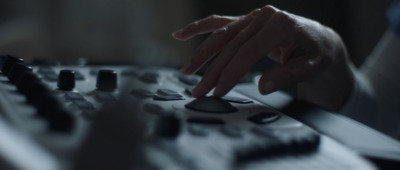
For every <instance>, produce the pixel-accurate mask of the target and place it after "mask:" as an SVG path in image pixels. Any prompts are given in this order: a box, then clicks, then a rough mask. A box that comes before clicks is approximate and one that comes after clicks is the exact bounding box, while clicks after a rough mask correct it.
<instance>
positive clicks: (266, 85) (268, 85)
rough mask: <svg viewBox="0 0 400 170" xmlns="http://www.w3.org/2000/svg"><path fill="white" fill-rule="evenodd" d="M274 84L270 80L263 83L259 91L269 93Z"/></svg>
mask: <svg viewBox="0 0 400 170" xmlns="http://www.w3.org/2000/svg"><path fill="white" fill-rule="evenodd" d="M274 87H275V84H274V82H272V81H268V82H266V83H263V84H262V86H260V91H261V93H262V94H267V93H270V92H272V91H273V90H274Z"/></svg>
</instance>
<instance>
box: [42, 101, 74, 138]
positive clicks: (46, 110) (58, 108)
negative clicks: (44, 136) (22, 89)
mask: <svg viewBox="0 0 400 170" xmlns="http://www.w3.org/2000/svg"><path fill="white" fill-rule="evenodd" d="M36 98H37V101H36V102H35V106H36V109H37V111H38V112H37V115H38V116H39V117H42V118H44V119H45V120H47V122H48V123H49V128H50V130H52V131H58V132H70V131H71V130H72V128H73V125H74V119H73V117H72V116H71V114H70V113H69V112H68V111H67V110H66V109H65V107H63V105H62V104H61V103H60V102H59V100H57V99H56V97H55V96H54V95H53V94H51V93H43V94H42V95H40V96H37V97H36Z"/></svg>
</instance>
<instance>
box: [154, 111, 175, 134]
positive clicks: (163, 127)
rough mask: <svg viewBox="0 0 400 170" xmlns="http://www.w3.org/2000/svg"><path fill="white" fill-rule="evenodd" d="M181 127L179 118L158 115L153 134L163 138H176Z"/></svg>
mask: <svg viewBox="0 0 400 170" xmlns="http://www.w3.org/2000/svg"><path fill="white" fill-rule="evenodd" d="M180 129H181V122H180V120H179V119H178V118H177V117H175V116H173V115H164V116H160V117H159V118H158V120H157V122H156V125H155V129H154V134H155V135H157V136H159V137H164V138H170V139H173V138H176V137H177V136H178V135H179V132H180Z"/></svg>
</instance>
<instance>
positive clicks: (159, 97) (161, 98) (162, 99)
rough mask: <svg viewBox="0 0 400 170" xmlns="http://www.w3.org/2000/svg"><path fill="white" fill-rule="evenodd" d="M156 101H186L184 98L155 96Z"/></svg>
mask: <svg viewBox="0 0 400 170" xmlns="http://www.w3.org/2000/svg"><path fill="white" fill-rule="evenodd" d="M153 99H154V100H161V101H170V100H185V98H184V97H183V96H155V97H154V98H153Z"/></svg>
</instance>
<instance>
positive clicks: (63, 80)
mask: <svg viewBox="0 0 400 170" xmlns="http://www.w3.org/2000/svg"><path fill="white" fill-rule="evenodd" d="M57 86H58V89H60V90H66V91H69V90H72V89H73V88H74V87H75V72H74V71H72V70H61V71H60V75H59V76H58V82H57Z"/></svg>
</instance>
